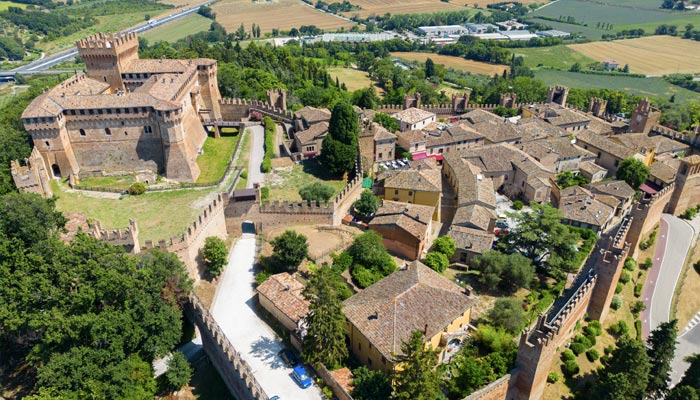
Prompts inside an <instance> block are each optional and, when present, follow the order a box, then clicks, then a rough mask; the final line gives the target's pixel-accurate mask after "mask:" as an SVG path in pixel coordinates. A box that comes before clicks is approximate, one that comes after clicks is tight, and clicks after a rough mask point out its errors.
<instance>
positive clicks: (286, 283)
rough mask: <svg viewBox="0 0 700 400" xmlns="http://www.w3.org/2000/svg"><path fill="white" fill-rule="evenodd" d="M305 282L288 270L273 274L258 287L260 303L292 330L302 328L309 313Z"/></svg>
mask: <svg viewBox="0 0 700 400" xmlns="http://www.w3.org/2000/svg"><path fill="white" fill-rule="evenodd" d="M304 288H305V286H304V284H302V283H301V282H299V281H298V280H296V279H294V277H293V276H292V275H290V274H289V273H287V272H283V273H281V274H276V275H272V276H271V277H269V278H267V280H265V282H263V283H262V284H261V285H260V286H258V288H257V292H258V299H259V301H260V305H261V306H262V307H263V308H264V309H265V310H267V311H268V312H269V313H270V314H272V315H273V316H274V317H275V319H277V320H278V321H279V322H280V323H281V324H282V325H284V327H285V328H287V329H289V330H290V331H295V330H297V329H301V327H302V323H303V321H304V318H306V315H307V314H308V313H309V302H308V300H306V299H305V298H304V296H303V295H302V292H303V291H304Z"/></svg>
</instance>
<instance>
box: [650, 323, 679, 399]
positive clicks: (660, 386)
mask: <svg viewBox="0 0 700 400" xmlns="http://www.w3.org/2000/svg"><path fill="white" fill-rule="evenodd" d="M677 323H678V321H677V320H675V319H674V320H673V321H669V322H665V323H662V324H661V325H659V326H658V327H657V328H656V329H654V330H653V331H652V332H651V334H650V336H649V339H648V340H647V344H648V345H649V347H650V348H649V349H648V350H647V355H649V361H651V373H650V374H649V383H648V384H647V394H648V395H649V396H651V397H652V398H662V397H663V396H664V395H666V394H667V393H668V382H669V381H670V380H671V376H670V373H671V360H673V355H674V353H675V349H676V337H677V336H678V327H677Z"/></svg>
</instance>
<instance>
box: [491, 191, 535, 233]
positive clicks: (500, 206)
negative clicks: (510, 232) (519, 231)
mask: <svg viewBox="0 0 700 400" xmlns="http://www.w3.org/2000/svg"><path fill="white" fill-rule="evenodd" d="M530 211H532V209H531V208H530V207H528V206H523V208H522V209H521V210H519V211H518V210H516V209H514V208H513V201H512V200H510V199H509V198H508V197H506V196H504V195H502V194H498V193H496V214H498V219H499V221H505V222H506V223H507V224H508V227H509V228H510V229H513V228H515V227H516V226H517V225H518V223H517V221H516V220H515V219H513V218H511V217H510V216H508V214H512V213H524V212H530Z"/></svg>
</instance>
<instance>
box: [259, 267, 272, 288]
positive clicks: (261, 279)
mask: <svg viewBox="0 0 700 400" xmlns="http://www.w3.org/2000/svg"><path fill="white" fill-rule="evenodd" d="M270 276H272V272H269V271H266V270H262V271H260V272H258V273H257V274H255V284H256V285H262V283H263V282H265V281H266V280H267V278H269V277H270Z"/></svg>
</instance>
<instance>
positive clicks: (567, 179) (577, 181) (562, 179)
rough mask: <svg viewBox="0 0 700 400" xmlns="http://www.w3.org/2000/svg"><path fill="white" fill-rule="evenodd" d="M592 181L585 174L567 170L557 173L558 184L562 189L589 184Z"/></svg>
mask: <svg viewBox="0 0 700 400" xmlns="http://www.w3.org/2000/svg"><path fill="white" fill-rule="evenodd" d="M589 183H590V181H589V180H588V179H586V178H585V177H584V176H583V175H575V174H574V173H573V172H571V171H565V172H562V173H561V174H559V175H557V185H558V186H559V188H560V189H566V188H568V187H570V186H576V185H578V186H584V185H587V184H589Z"/></svg>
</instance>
